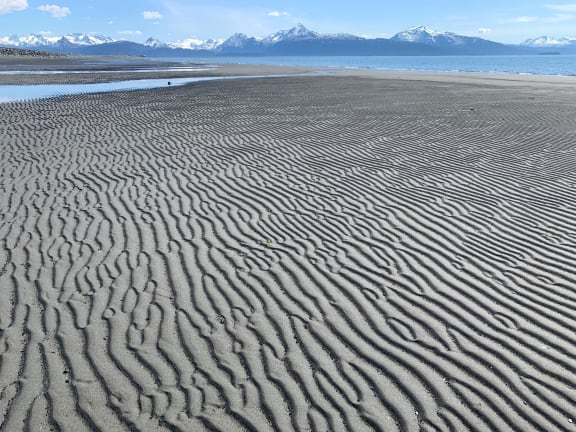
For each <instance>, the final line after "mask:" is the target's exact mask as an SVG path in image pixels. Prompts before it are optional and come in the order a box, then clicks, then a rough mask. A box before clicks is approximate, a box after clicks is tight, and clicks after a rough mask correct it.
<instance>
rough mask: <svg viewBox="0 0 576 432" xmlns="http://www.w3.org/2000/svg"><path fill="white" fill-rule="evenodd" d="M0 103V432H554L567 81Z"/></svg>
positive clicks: (569, 292)
mask: <svg viewBox="0 0 576 432" xmlns="http://www.w3.org/2000/svg"><path fill="white" fill-rule="evenodd" d="M355 75H356V76H352V74H351V73H337V74H334V75H331V76H316V77H314V76H294V77H285V78H255V79H250V80H233V81H210V82H204V83H198V84H194V85H190V86H185V87H177V88H175V87H173V88H162V89H155V90H145V91H134V92H120V93H113V94H95V95H80V96H69V97H62V98H55V99H47V100H40V101H31V102H21V103H7V104H0V430H2V431H9V432H12V431H21V430H29V431H40V430H54V431H60V430H61V431H68V430H69V431H84V430H90V431H91V430H102V431H164V430H166V431H330V432H332V431H372V430H374V431H466V430H475V431H512V430H523V431H532V430H545V431H557V430H574V429H575V426H574V424H573V419H576V406H575V405H574V400H575V398H576V391H575V386H576V333H575V332H576V276H575V273H574V265H575V263H576V225H575V223H574V221H575V220H576V193H575V187H576V98H574V95H573V94H572V93H571V92H572V91H573V90H572V89H573V88H574V86H572V85H570V82H569V81H570V80H554V79H552V78H551V79H549V80H544V79H532V80H530V79H524V78H522V79H521V78H514V77H504V76H500V77H486V76H484V77H474V76H472V75H468V76H467V78H462V77H463V75H453V76H451V75H440V74H435V75H429V76H427V75H425V74H412V75H402V74H384V75H381V76H380V75H377V74H376V75H375V74H372V73H364V72H358V73H355Z"/></svg>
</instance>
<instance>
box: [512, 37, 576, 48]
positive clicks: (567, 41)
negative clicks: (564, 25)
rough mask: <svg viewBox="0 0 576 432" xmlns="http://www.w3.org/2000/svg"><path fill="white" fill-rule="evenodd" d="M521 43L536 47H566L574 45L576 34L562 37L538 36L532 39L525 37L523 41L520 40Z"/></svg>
mask: <svg viewBox="0 0 576 432" xmlns="http://www.w3.org/2000/svg"><path fill="white" fill-rule="evenodd" d="M521 45H523V46H528V47H537V48H555V47H567V46H570V45H576V36H572V37H563V38H553V37H550V36H540V37H538V38H534V39H527V40H525V41H524V42H522V43H521Z"/></svg>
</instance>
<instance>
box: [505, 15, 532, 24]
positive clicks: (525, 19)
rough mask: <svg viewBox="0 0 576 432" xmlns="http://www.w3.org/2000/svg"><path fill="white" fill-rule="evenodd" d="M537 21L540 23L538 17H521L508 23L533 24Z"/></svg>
mask: <svg viewBox="0 0 576 432" xmlns="http://www.w3.org/2000/svg"><path fill="white" fill-rule="evenodd" d="M535 21H538V17H534V16H520V17H516V18H511V19H509V20H508V22H512V23H531V22H535Z"/></svg>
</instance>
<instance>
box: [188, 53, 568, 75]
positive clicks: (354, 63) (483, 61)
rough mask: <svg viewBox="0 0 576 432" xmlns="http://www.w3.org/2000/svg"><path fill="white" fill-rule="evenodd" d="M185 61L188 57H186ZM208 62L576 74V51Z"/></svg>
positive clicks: (214, 60) (208, 60)
mask: <svg viewBox="0 0 576 432" xmlns="http://www.w3.org/2000/svg"><path fill="white" fill-rule="evenodd" d="M182 60H183V61H184V59H182ZM185 60H186V61H193V62H196V61H200V62H205V63H240V64H270V65H290V66H328V67H336V68H342V67H347V68H362V69H381V70H399V71H436V72H504V73H514V74H535V75H572V76H576V55H529V56H445V57H444V56H434V57H393V56H386V57H379V56H373V57H347V56H344V57H217V58H214V57H206V58H188V59H185Z"/></svg>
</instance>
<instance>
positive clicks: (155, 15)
mask: <svg viewBox="0 0 576 432" xmlns="http://www.w3.org/2000/svg"><path fill="white" fill-rule="evenodd" d="M142 16H143V17H144V19H147V20H155V19H162V18H164V17H163V16H162V14H161V13H160V12H158V11H144V12H142Z"/></svg>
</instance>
